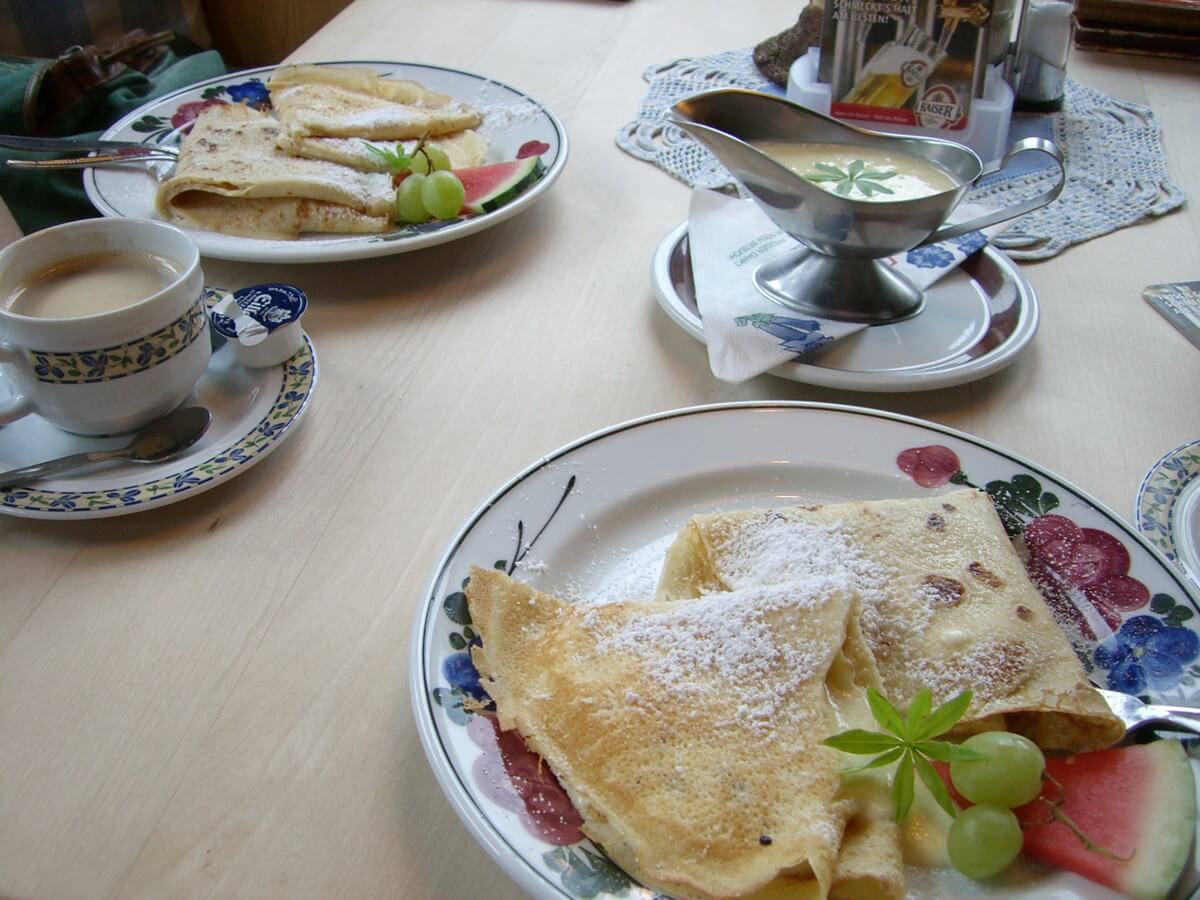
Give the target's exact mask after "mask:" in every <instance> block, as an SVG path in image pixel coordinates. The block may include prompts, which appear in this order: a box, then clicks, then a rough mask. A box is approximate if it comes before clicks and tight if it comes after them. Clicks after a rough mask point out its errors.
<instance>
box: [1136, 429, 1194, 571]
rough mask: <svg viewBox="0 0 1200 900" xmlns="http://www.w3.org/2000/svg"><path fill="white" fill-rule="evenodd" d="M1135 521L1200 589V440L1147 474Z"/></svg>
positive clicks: (1176, 452) (1173, 453)
mask: <svg viewBox="0 0 1200 900" xmlns="http://www.w3.org/2000/svg"><path fill="white" fill-rule="evenodd" d="M1134 521H1135V522H1137V527H1138V531H1140V532H1141V533H1142V534H1143V535H1144V536H1145V537H1146V539H1147V540H1149V541H1150V543H1152V544H1153V545H1154V546H1155V547H1157V548H1158V549H1159V550H1161V551H1162V552H1163V555H1164V556H1165V557H1166V558H1167V559H1169V560H1171V562H1173V563H1175V565H1177V566H1179V568H1181V569H1182V570H1183V571H1184V573H1185V574H1186V575H1187V576H1188V577H1189V578H1190V579H1191V580H1192V583H1193V584H1194V585H1195V586H1196V587H1197V588H1198V589H1200V440H1196V441H1190V442H1188V443H1186V444H1184V445H1183V446H1181V447H1176V448H1175V449H1174V450H1172V451H1171V452H1170V453H1168V454H1167V455H1166V456H1164V457H1163V458H1162V459H1160V460H1159V461H1158V462H1156V463H1155V464H1154V465H1153V466H1152V467H1151V469H1150V471H1149V472H1147V473H1146V477H1145V478H1143V479H1142V484H1141V486H1140V487H1139V488H1138V493H1137V503H1136V504H1135V507H1134Z"/></svg>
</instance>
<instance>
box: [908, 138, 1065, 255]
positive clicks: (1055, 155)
mask: <svg viewBox="0 0 1200 900" xmlns="http://www.w3.org/2000/svg"><path fill="white" fill-rule="evenodd" d="M1035 151H1036V152H1037V153H1045V154H1047V155H1048V156H1050V157H1051V158H1052V159H1053V160H1054V162H1055V163H1056V164H1057V165H1058V178H1057V179H1056V180H1055V182H1054V184H1053V185H1052V186H1050V187H1049V188H1047V189H1046V190H1044V191H1042V192H1041V193H1039V194H1035V195H1034V196H1032V197H1030V198H1029V199H1027V200H1022V201H1021V202H1019V203H1014V204H1013V205H1012V206H1005V207H1002V208H1000V209H996V210H992V211H991V212H989V213H984V214H983V215H982V216H978V217H976V218H974V219H971V220H970V221H968V222H956V223H954V224H953V225H943V226H942V227H941V228H939V229H937V231H935V232H933V234H931V235H929V237H927V238H926V239H925V240H924V241H922V242H921V244H920V246H924V245H925V244H936V243H938V242H939V241H945V240H948V239H950V238H954V237H958V236H959V235H960V234H966V233H967V232H969V231H978V230H979V229H981V228H987V227H989V226H991V225H996V224H998V223H1000V222H1004V221H1007V220H1008V219H1012V218H1015V217H1016V216H1019V215H1023V214H1024V213H1027V212H1033V210H1035V209H1040V208H1041V207H1043V206H1045V205H1046V204H1047V203H1050V202H1051V201H1052V200H1054V198H1055V197H1057V196H1058V195H1059V194H1061V193H1062V189H1063V187H1064V186H1065V185H1066V183H1067V170H1066V167H1065V166H1064V164H1063V157H1062V153H1061V152H1060V151H1059V149H1058V146H1057V145H1056V144H1055V143H1054V142H1053V141H1048V140H1046V139H1045V138H1038V137H1028V138H1023V139H1022V140H1019V141H1017V142H1016V143H1015V144H1013V145H1012V146H1011V147H1010V148H1009V149H1008V152H1007V153H1005V154H1004V158H1003V159H1001V160H1000V161H999V162H998V163H994V164H992V165H990V166H985V167H984V169H983V171H982V172H980V173H979V177H980V178H982V177H984V176H985V175H992V174H994V173H996V172H999V171H1000V170H1001V169H1003V168H1004V167H1005V166H1007V165H1008V164H1009V162H1010V161H1011V160H1012V158H1013V157H1014V156H1016V155H1017V154H1019V153H1029V152H1035Z"/></svg>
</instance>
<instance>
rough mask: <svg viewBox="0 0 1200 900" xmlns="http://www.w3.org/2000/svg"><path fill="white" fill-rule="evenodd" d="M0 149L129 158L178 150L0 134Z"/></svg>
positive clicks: (148, 145)
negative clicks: (117, 154) (97, 154)
mask: <svg viewBox="0 0 1200 900" xmlns="http://www.w3.org/2000/svg"><path fill="white" fill-rule="evenodd" d="M0 147H4V148H6V149H9V150H28V151H33V152H41V153H70V154H72V155H74V156H79V155H80V154H82V153H88V152H90V151H96V152H98V153H105V154H112V153H120V154H126V155H129V156H142V155H145V154H150V153H154V154H168V155H170V156H177V155H178V154H179V148H178V147H176V146H173V145H171V144H141V143H138V142H137V141H94V140H82V139H78V138H33V137H24V136H21V135H16V134H0Z"/></svg>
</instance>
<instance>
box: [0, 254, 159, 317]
mask: <svg viewBox="0 0 1200 900" xmlns="http://www.w3.org/2000/svg"><path fill="white" fill-rule="evenodd" d="M179 275H180V272H179V267H178V265H177V264H176V263H175V262H174V261H173V260H170V259H168V258H167V257H165V256H160V255H159V254H157V253H148V252H146V251H144V250H125V251H116V252H111V253H88V254H85V255H83V256H77V257H75V258H73V259H68V260H65V261H63V262H61V263H56V264H55V265H52V266H50V267H49V268H46V269H43V270H42V271H41V272H35V273H33V275H31V276H30V277H29V278H26V279H24V280H22V281H21V282H20V283H19V284H17V285H16V287H15V288H14V289H13V290H12V291H11V293H9V294H8V296H6V297H5V298H4V300H3V301H2V302H3V308H4V309H6V310H8V311H9V312H12V313H15V314H17V315H21V316H32V317H34V318H38V319H73V318H76V317H78V316H94V315H96V314H98V313H106V312H112V311H113V310H117V309H121V308H123V307H126V306H131V305H132V304H134V303H137V302H139V301H141V300H145V299H146V298H147V297H149V296H151V295H153V294H157V293H158V292H159V291H161V290H163V289H164V288H166V287H168V286H169V285H170V284H171V283H172V282H174V281H175V280H177V279H178V278H179Z"/></svg>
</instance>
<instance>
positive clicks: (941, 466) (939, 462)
mask: <svg viewBox="0 0 1200 900" xmlns="http://www.w3.org/2000/svg"><path fill="white" fill-rule="evenodd" d="M896 465H897V466H899V467H900V471H901V472H903V473H905V474H906V475H908V476H910V477H911V478H912V480H913V481H915V482H916V483H917V484H919V485H920V486H921V487H925V488H933V487H940V486H941V485H943V484H946V483H947V482H949V481H951V480H953V479H954V476H955V475H957V474H958V473H959V470H960V468H961V466H960V464H959V461H958V454H956V453H955V452H954V451H953V450H951V449H950V448H949V447H943V446H942V445H941V444H932V445H930V446H928V447H909V448H908V449H907V450H902V451H901V452H900V455H899V456H897V457H896Z"/></svg>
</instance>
